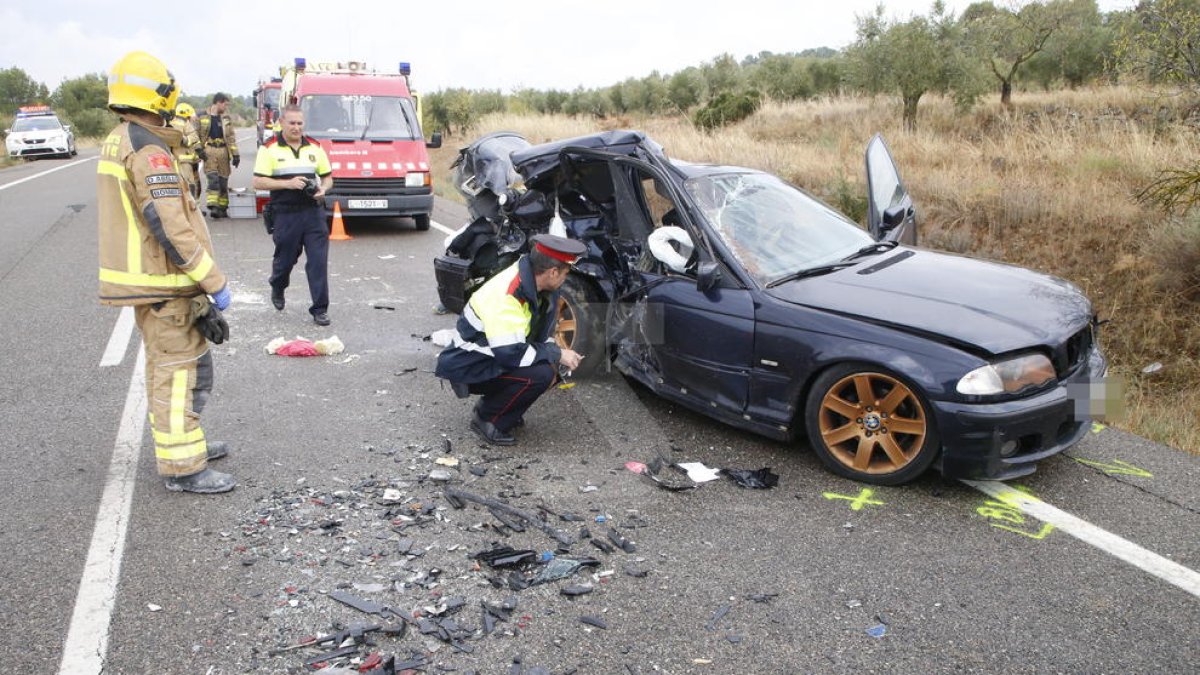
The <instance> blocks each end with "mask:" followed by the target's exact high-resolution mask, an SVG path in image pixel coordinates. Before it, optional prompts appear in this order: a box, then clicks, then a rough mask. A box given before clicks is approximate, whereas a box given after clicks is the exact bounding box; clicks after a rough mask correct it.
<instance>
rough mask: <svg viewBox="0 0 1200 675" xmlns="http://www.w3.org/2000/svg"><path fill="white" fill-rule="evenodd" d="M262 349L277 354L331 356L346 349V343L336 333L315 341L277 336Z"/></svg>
mask: <svg viewBox="0 0 1200 675" xmlns="http://www.w3.org/2000/svg"><path fill="white" fill-rule="evenodd" d="M264 349H265V351H266V352H267V353H268V354H275V355H277V356H332V355H335V354H341V353H342V352H344V351H346V345H344V344H342V341H341V340H339V339H338V336H336V335H333V336H331V337H328V338H325V339H324V340H317V341H315V342H314V341H311V340H308V339H306V338H302V337H297V338H296V339H294V340H287V339H286V338H282V337H277V338H275V339H274V340H271V341H270V342H268V343H267V346H266V347H265V348H264Z"/></svg>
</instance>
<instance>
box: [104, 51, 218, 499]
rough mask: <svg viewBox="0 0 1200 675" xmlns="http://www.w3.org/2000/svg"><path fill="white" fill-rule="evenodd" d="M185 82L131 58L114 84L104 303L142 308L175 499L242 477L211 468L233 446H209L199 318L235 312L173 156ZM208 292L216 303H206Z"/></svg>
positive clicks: (209, 371) (149, 60)
mask: <svg viewBox="0 0 1200 675" xmlns="http://www.w3.org/2000/svg"><path fill="white" fill-rule="evenodd" d="M178 96H179V89H178V87H177V86H176V84H175V78H174V77H173V76H172V75H171V73H170V71H168V70H167V68H166V66H164V65H163V63H162V62H161V61H159V60H158V59H157V58H155V57H153V56H151V55H149V54H147V53H145V52H138V51H135V52H130V53H128V54H126V55H125V56H123V57H122V58H121V60H119V61H117V63H116V65H115V66H113V69H112V72H111V73H109V76H108V107H109V109H111V110H112V111H113V112H115V113H116V114H117V115H119V116H120V118H121V123H120V124H119V125H117V127H116V128H115V129H113V130H112V132H111V133H109V135H108V137H107V138H105V139H104V142H103V144H102V145H101V147H100V162H99V169H98V173H99V176H98V177H97V183H96V192H97V196H98V202H99V249H100V303H101V304H104V305H131V306H133V310H134V318H135V320H136V322H137V326H138V330H139V331H140V332H141V334H142V342H143V344H144V345H145V357H146V371H145V376H146V396H147V398H148V399H149V400H148V403H149V408H150V426H151V430H152V435H153V438H154V454H155V457H156V458H157V465H158V472H159V474H160V475H162V476H163V477H164V478H165V482H166V486H167V489H168V490H172V491H177V492H178V491H187V492H198V493H216V492H228V491H229V490H232V489H233V487H234V486H235V485H236V484H237V482H236V481H235V480H234V478H233V477H232V476H230V475H229V474H226V473H221V472H219V471H215V470H213V469H211V468H209V467H208V461H209V460H210V459H216V458H218V457H221V456H224V455H225V454H226V453H227V452H228V448H227V446H226V445H225V444H224V443H216V442H210V441H207V439H206V438H205V435H204V431H203V430H202V429H201V428H200V413H201V412H202V411H203V409H204V405H205V403H206V402H207V400H208V397H209V393H210V391H211V390H212V381H213V367H212V354H211V353H210V351H209V349H208V344H207V343H206V341H205V338H204V335H203V334H202V333H201V332H200V330H199V329H198V328H197V326H196V324H195V323H194V319H195V315H196V314H197V313H199V312H208V311H209V310H211V307H210V306H209V304H208V303H209V302H210V301H209V299H208V296H211V298H212V299H211V305H212V306H214V307H216V308H217V309H225V308H226V307H228V306H229V302H230V293H229V288H228V286H227V285H226V279H225V275H224V274H222V273H221V269H220V268H219V267H218V266H217V263H216V261H215V260H214V259H213V248H212V241H211V238H210V237H209V233H208V227H207V226H206V225H205V223H204V218H203V217H202V216H201V214H200V211H199V209H198V207H197V206H196V201H195V199H193V198H192V196H191V194H190V193H189V192H187V190H185V189H184V185H185V184H184V179H183V178H181V177H180V175H179V171H178V168H177V167H178V165H177V162H176V160H175V156H174V153H175V152H177V150H178V148H179V147H180V145H181V143H182V142H183V136H182V134H181V133H180V132H179V131H178V130H177V129H173V128H171V127H170V126H168V125H167V124H166V123H165V122H164V119H165V117H166V116H167V115H168V114H169V113H170V111H172V110H173V109H174V107H175V102H176V99H177V98H178ZM206 294H207V295H206Z"/></svg>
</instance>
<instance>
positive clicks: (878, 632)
mask: <svg viewBox="0 0 1200 675" xmlns="http://www.w3.org/2000/svg"><path fill="white" fill-rule="evenodd" d="M867 635H870V636H871V637H873V638H881V637H883V636H884V635H887V626H886V625H885V624H882V623H881V624H877V625H874V626H871V627H870V628H868V629H867Z"/></svg>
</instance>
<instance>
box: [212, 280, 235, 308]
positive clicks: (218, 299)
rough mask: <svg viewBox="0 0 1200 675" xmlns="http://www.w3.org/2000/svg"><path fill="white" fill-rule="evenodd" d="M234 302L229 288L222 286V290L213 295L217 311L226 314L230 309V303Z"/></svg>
mask: <svg viewBox="0 0 1200 675" xmlns="http://www.w3.org/2000/svg"><path fill="white" fill-rule="evenodd" d="M231 300H233V298H232V297H231V295H230V293H229V286H222V287H221V290H219V291H217V292H216V293H213V294H212V302H213V304H214V305H216V306H217V309H219V310H221V311H222V312H224V311H225V310H226V309H229V302H230V301H231Z"/></svg>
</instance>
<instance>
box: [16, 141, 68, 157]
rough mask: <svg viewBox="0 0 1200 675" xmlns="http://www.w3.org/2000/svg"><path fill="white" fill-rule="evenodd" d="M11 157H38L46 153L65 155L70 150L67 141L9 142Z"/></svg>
mask: <svg viewBox="0 0 1200 675" xmlns="http://www.w3.org/2000/svg"><path fill="white" fill-rule="evenodd" d="M7 148H8V156H9V157H38V156H45V155H65V154H67V153H68V152H70V144H69V143H68V142H67V141H57V140H56V141H38V142H35V143H26V142H25V141H20V142H17V143H10V144H7Z"/></svg>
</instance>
